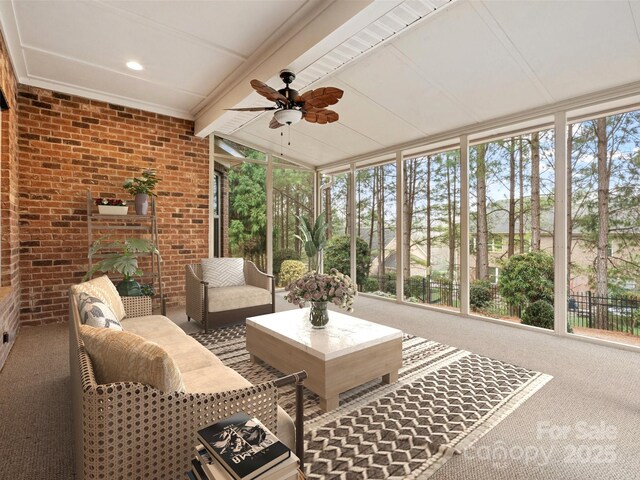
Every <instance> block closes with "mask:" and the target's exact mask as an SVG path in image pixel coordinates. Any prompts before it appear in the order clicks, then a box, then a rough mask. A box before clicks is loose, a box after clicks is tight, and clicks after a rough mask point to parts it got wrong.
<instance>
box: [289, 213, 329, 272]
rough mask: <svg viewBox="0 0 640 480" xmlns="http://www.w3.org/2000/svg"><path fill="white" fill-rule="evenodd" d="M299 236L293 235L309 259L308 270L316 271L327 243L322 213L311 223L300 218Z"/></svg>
mask: <svg viewBox="0 0 640 480" xmlns="http://www.w3.org/2000/svg"><path fill="white" fill-rule="evenodd" d="M298 219H299V220H300V226H299V229H300V234H301V235H294V236H295V237H296V238H297V239H298V240H300V241H301V242H302V244H303V245H304V251H305V253H306V254H307V258H308V259H309V270H318V268H319V266H320V261H321V258H322V250H323V249H324V246H325V244H326V243H327V236H326V233H327V227H328V225H327V224H325V223H324V212H321V213H320V215H318V217H317V218H316V221H315V222H313V223H311V221H310V220H309V219H308V218H307V217H303V216H300V217H298Z"/></svg>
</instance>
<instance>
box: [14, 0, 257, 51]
mask: <svg viewBox="0 0 640 480" xmlns="http://www.w3.org/2000/svg"><path fill="white" fill-rule="evenodd" d="M12 1H15V0H12ZM95 3H96V5H99V6H100V7H102V8H105V9H107V10H111V11H114V12H117V13H118V15H122V16H125V17H128V18H129V19H130V20H133V21H135V22H136V23H138V24H140V25H144V26H146V27H152V28H154V29H156V30H158V31H160V32H163V33H168V34H170V35H171V36H175V37H179V38H181V39H183V40H186V41H188V42H191V43H193V44H194V45H200V46H202V47H205V48H208V49H210V50H213V51H216V52H219V53H223V54H225V55H228V56H230V57H233V58H235V59H237V60H242V61H243V62H244V61H246V60H247V57H246V56H244V55H242V54H241V53H239V52H236V51H233V50H231V49H229V48H226V47H223V46H222V45H218V44H215V43H212V42H208V41H206V40H204V39H203V38H200V37H196V36H195V35H191V34H189V33H187V32H185V31H184V30H179V29H177V28H173V27H171V26H170V25H166V24H164V23H161V22H158V21H157V20H153V19H151V18H149V17H145V16H144V15H140V14H138V13H135V12H132V11H130V10H127V9H126V8H122V7H118V6H117V4H110V3H105V2H103V1H101V0H95Z"/></svg>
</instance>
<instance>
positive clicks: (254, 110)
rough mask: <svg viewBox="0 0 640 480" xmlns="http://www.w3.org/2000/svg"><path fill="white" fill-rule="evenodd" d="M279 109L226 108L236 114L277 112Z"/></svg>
mask: <svg viewBox="0 0 640 480" xmlns="http://www.w3.org/2000/svg"><path fill="white" fill-rule="evenodd" d="M277 108H278V107H246V108H225V110H231V111H234V112H266V111H267V110H276V109H277Z"/></svg>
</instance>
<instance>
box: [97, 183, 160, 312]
mask: <svg viewBox="0 0 640 480" xmlns="http://www.w3.org/2000/svg"><path fill="white" fill-rule="evenodd" d="M149 206H150V210H151V212H150V213H151V214H150V215H132V214H129V215H127V214H124V215H104V214H100V213H97V212H96V211H95V208H94V204H93V199H92V196H91V192H90V191H88V192H87V240H88V248H91V245H93V242H94V240H96V239H97V238H100V237H103V236H104V235H106V234H112V235H116V234H117V235H118V236H121V237H122V238H125V237H132V236H133V237H137V238H145V237H146V238H148V239H150V240H151V241H152V242H153V244H154V245H155V247H156V248H158V245H159V242H158V223H157V217H156V202H155V197H151V201H150V205H149ZM124 208H127V207H124ZM103 256H105V254H104V253H97V254H95V255H93V256H92V257H91V256H90V257H89V269H91V267H92V266H93V262H94V259H97V258H100V257H103ZM144 256H147V257H148V258H149V261H148V263H147V265H148V267H147V266H145V268H144V269H143V270H144V271H145V274H144V275H143V276H142V279H143V281H146V282H145V283H151V284H153V287H154V289H155V292H156V293H155V295H154V297H153V300H154V302H155V303H156V308H159V310H160V312H161V313H162V314H163V315H164V314H165V313H166V305H165V300H164V293H163V291H162V261H161V259H160V256H158V255H157V254H155V253H148V254H140V257H144ZM109 276H110V278H112V280H114V281H115V282H117V281H119V280H122V277H121V276H120V277H118V276H116V275H113V274H109ZM123 298H126V297H123ZM132 298H136V297H132Z"/></svg>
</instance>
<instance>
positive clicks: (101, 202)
mask: <svg viewBox="0 0 640 480" xmlns="http://www.w3.org/2000/svg"><path fill="white" fill-rule="evenodd" d="M96 205H97V206H98V213H100V215H126V214H127V212H128V211H129V207H128V206H127V202H125V201H124V200H118V199H117V198H101V197H98V198H96Z"/></svg>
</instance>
